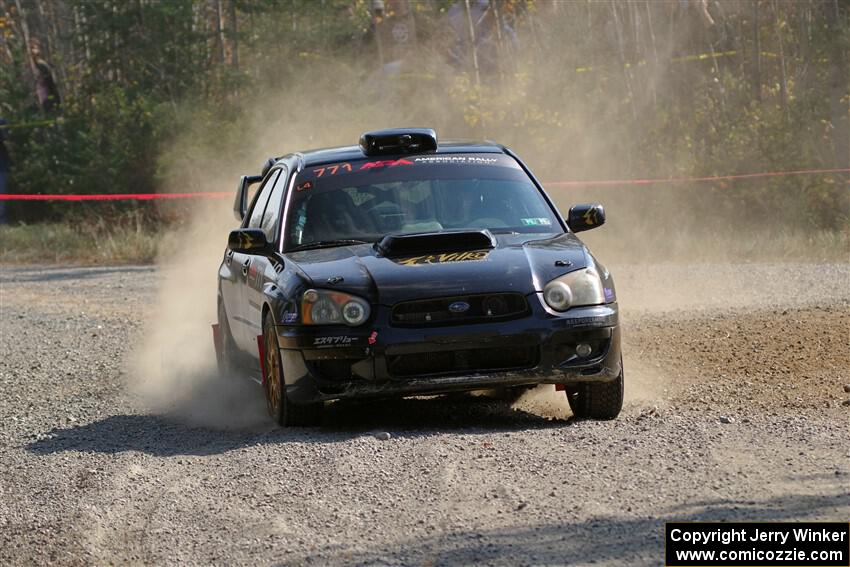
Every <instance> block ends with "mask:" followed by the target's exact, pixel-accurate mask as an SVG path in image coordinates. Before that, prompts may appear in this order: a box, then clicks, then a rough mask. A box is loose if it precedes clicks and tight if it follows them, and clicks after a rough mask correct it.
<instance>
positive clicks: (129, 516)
mask: <svg viewBox="0 0 850 567" xmlns="http://www.w3.org/2000/svg"><path fill="white" fill-rule="evenodd" d="M611 268H612V269H613V271H614V273H615V276H616V277H617V281H618V291H619V295H620V303H621V305H622V308H623V310H624V320H625V325H626V327H625V347H624V350H625V365H626V388H627V398H628V400H627V403H626V406H625V408H624V411H623V414H622V415H621V417H620V418H619V419H618V420H616V421H613V422H604V423H603V422H600V423H596V422H586V421H585V422H579V421H573V420H571V419H570V412H569V409H568V407H567V404H566V401H565V400H564V399H563V398H561V397H560V396H556V394H555V392H554V391H553V390H551V389H540V390H536V391H533V392H531V393H529V394H527V395H526V396H525V397H524V398H522V399H520V400H519V401H518V402H517V403H515V404H514V405H513V406H509V405H508V404H507V403H505V402H502V401H499V400H496V399H494V398H490V397H487V396H460V397H451V398H416V399H407V400H397V401H388V402H379V403H370V404H346V405H342V404H337V405H334V406H332V407H331V408H329V411H328V413H327V416H326V418H325V423H324V425H323V426H322V427H321V428H313V429H304V430H296V431H283V430H280V429H277V428H276V427H274V426H272V425H271V424H270V423H269V422H268V421H267V420H266V419H265V418H264V417H263V414H262V411H263V405H262V404H263V402H262V398H261V397H260V396H261V393H260V391H259V387H257V386H256V385H254V384H252V383H250V382H247V381H246V382H243V383H233V382H232V381H228V382H227V383H221V382H216V381H213V380H211V381H207V382H203V383H201V384H200V385H199V384H195V385H194V389H193V390H192V395H191V396H190V397H191V398H192V403H189V404H187V403H186V401H185V399H182V398H181V400H179V401H178V400H175V403H173V404H171V405H168V404H165V405H162V403H161V401H162V400H158V402H157V404H152V402H151V400H150V399H148V398H146V397H145V396H142V395H140V394H139V393H138V392H137V390H136V389H135V388H134V387H132V382H133V381H134V380H135V378H134V376H135V375H136V374H135V373H134V372H133V371H131V370H130V364H129V362H128V360H130V359H131V358H132V356H133V353H134V352H136V350H137V347H138V345H139V344H140V343H141V342H142V341H143V340H144V338H145V337H144V335H145V333H147V332H148V331H146V328H145V327H144V326H143V325H142V324H141V321H142V320H143V319H144V315H145V314H146V313H149V312H150V311H151V310H152V309H154V308H155V304H156V302H157V289H158V286H159V285H160V284H161V283H162V281H163V280H164V279H165V278H167V277H168V275H167V274H166V273H164V272H163V271H161V270H157V269H154V268H149V267H120V268H43V269H42V268H20V267H4V268H3V270H2V272H0V317H2V318H0V415H2V416H3V419H2V421H0V428H2V434H0V564H3V565H9V564H13V565H16V564H39V565H42V564H63V565H76V564H119V563H131V564H180V565H195V564H211V563H212V564H252V565H254V564H287V565H288V564H295V565H301V564H305V565H342V564H345V565H359V564H367V565H453V564H493V565H563V564H570V565H575V564H588V563H596V564H602V565H606V564H611V565H624V564H630V565H659V564H662V563H663V559H662V557H663V523H664V522H665V521H685V520H800V519H818V520H841V521H847V520H848V519H850V442H848V439H850V401H848V400H850V393H845V391H844V388H843V386H844V385H845V384H848V383H850V310H848V306H850V265H847V264H833V265H826V264H823V265H803V266H801V265H796V264H795V265H790V264H789V265H781V264H747V265H684V266H683V265H667V266H660V267H658V266H655V267H652V268H649V267H638V266H621V267H617V266H611ZM210 277H212V274H210ZM148 362H149V364H150V365H151V367H153V366H155V365H156V364H158V362H157V361H155V360H150V361H148ZM166 397H167V396H166ZM199 413H200V414H201V415H200V417H199ZM205 413H206V415H205V416H204V415H203V414H205ZM236 415H239V416H241V418H240V419H236V418H235V416H236ZM245 416H249V419H244V418H245ZM204 417H207V418H213V419H204ZM231 417H233V419H230V418H231ZM214 423H217V424H218V426H213V425H212V424H214ZM379 433H380V434H383V433H388V434H389V438H386V437H387V435H378V434H379ZM379 437H380V438H382V439H379Z"/></svg>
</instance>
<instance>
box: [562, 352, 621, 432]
mask: <svg viewBox="0 0 850 567" xmlns="http://www.w3.org/2000/svg"><path fill="white" fill-rule="evenodd" d="M564 391H565V392H566V394H567V401H569V403H570V409H571V410H572V411H573V415H575V416H576V417H577V418H578V419H614V418H615V417H617V416H618V415H620V410H622V409H623V363H622V361H621V362H620V375H619V376H617V378H615V379H614V380H611V381H610V382H587V383H583V384H568V385H567V387H566V388H565V390H564Z"/></svg>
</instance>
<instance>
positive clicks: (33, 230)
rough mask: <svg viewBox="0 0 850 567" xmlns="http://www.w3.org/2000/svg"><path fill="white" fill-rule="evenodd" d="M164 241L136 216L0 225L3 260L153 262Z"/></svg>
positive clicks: (18, 262)
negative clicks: (105, 219) (109, 221)
mask: <svg viewBox="0 0 850 567" xmlns="http://www.w3.org/2000/svg"><path fill="white" fill-rule="evenodd" d="M160 240H161V233H160V232H159V231H158V230H155V229H154V228H152V227H150V226H148V225H146V224H145V223H143V222H140V221H138V220H137V221H135V222H134V221H133V220H132V219H128V220H122V221H121V222H116V223H108V222H106V221H96V222H94V223H90V222H79V223H70V222H61V223H39V224H18V225H8V226H0V262H2V263H5V264H94V265H98V264H150V263H153V262H154V260H155V259H156V255H157V250H158V248H159V244H160Z"/></svg>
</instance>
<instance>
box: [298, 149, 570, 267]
mask: <svg viewBox="0 0 850 567" xmlns="http://www.w3.org/2000/svg"><path fill="white" fill-rule="evenodd" d="M286 211H287V220H286V227H287V234H286V248H287V250H290V251H291V250H294V249H298V248H309V247H311V246H325V245H327V246H333V245H335V244H336V243H338V244H340V245H343V244H352V243H356V242H355V241H362V242H375V241H377V240H380V238H381V237H383V236H384V235H386V234H411V233H418V232H437V231H442V230H462V229H470V230H475V229H482V228H486V229H489V230H490V231H492V232H494V233H506V232H516V233H560V232H563V229H562V228H561V225H560V222H559V221H558V219H557V217H556V216H555V214H554V212H553V211H552V209H551V208H550V207H549V205H548V203H547V202H546V200H545V199H544V198H543V196H542V195H541V193H540V191H538V189H537V187H536V186H535V185H534V184H533V183H532V181H531V179H529V177H528V175H527V174H526V173H525V171H523V169H522V168H521V167H520V166H519V164H518V163H517V161H516V160H515V159H513V158H511V157H510V156H507V155H504V154H486V153H479V154H432V155H425V156H409V157H405V158H400V159H388V160H380V159H373V160H355V161H351V162H340V163H331V164H325V165H321V166H313V167H309V168H306V169H305V170H304V171H302V172H301V173H299V174H298V176H297V178H296V179H295V183H294V191H292V193H291V195H290V200H289V203H288V204H287V207H286Z"/></svg>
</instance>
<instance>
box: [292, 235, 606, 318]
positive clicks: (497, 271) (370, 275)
mask: <svg viewBox="0 0 850 567" xmlns="http://www.w3.org/2000/svg"><path fill="white" fill-rule="evenodd" d="M495 240H496V246H495V247H494V248H492V249H489V250H470V251H464V252H449V253H440V252H435V253H433V254H423V255H418V256H413V257H405V258H386V257H383V256H381V255H380V253H379V252H378V251H377V250H375V247H374V246H373V245H371V244H360V245H354V246H341V247H336V248H324V249H318V250H309V251H304V252H296V253H292V254H288V255H287V258H288V259H289V260H290V261H292V262H295V263H296V264H297V265H298V267H299V268H300V270H301V272H302V273H303V274H304V275H305V276H307V277H308V278H309V279H310V280H312V281H311V282H308V285H312V286H314V287H320V288H335V289H339V290H341V291H346V292H349V293H354V294H357V295H360V296H363V297H367V298H369V299H370V300H371V301H373V302H375V303H380V304H383V305H393V304H395V303H397V302H398V301H404V300H409V299H422V298H428V297H445V296H452V295H464V294H471V293H494V292H511V291H515V292H520V293H523V294H529V293H534V292H536V291H542V290H543V286H545V285H546V283H547V282H548V281H550V280H552V279H554V278H556V277H558V276H560V275H563V274H565V273H567V272H571V271H574V270H577V269H579V268H583V267H586V266H588V265H590V264H591V262H593V260H592V258H591V256H590V254H589V252H588V251H587V249H586V248H585V246H584V244H583V243H582V242H581V241H580V240H579V239H578V238H576V236H575V235H573V234H571V233H563V234H556V235H552V234H549V235H528V234H520V235H497V236H496V238H495ZM556 263H557V265H556ZM340 278H341V279H340Z"/></svg>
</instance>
